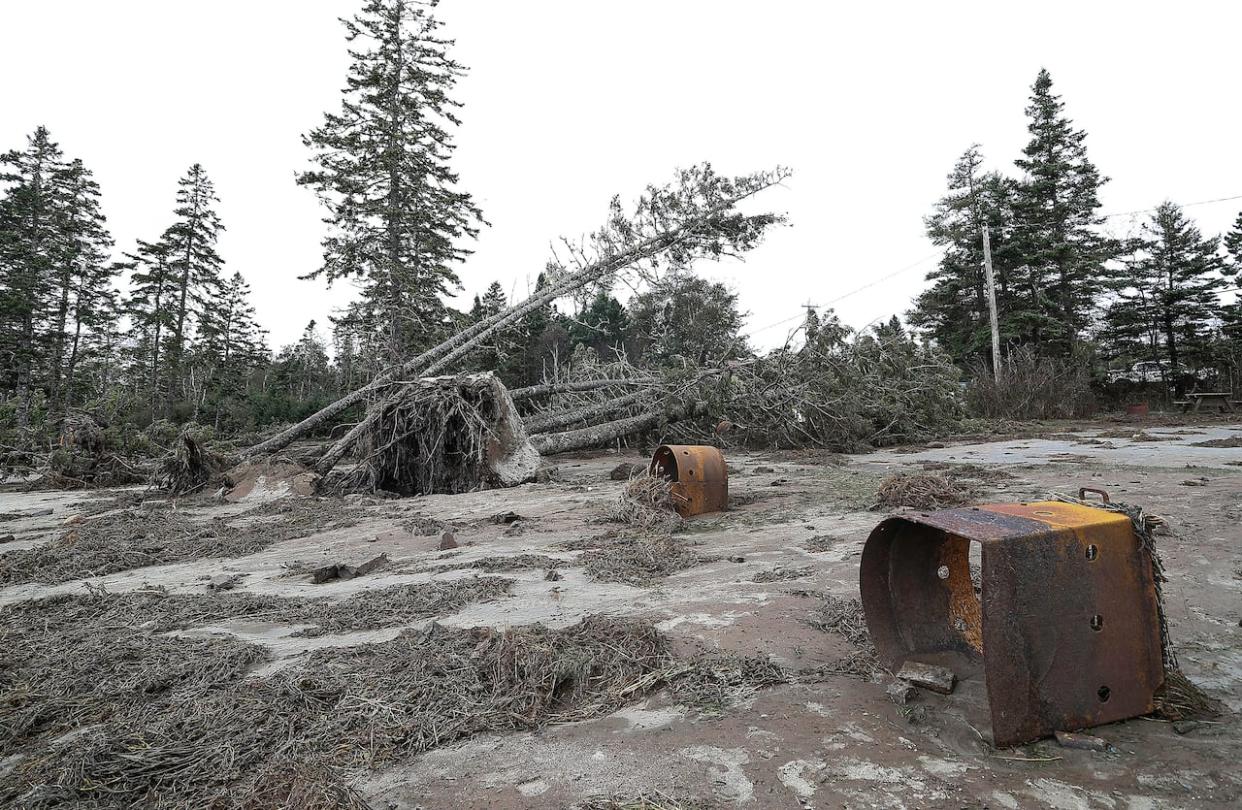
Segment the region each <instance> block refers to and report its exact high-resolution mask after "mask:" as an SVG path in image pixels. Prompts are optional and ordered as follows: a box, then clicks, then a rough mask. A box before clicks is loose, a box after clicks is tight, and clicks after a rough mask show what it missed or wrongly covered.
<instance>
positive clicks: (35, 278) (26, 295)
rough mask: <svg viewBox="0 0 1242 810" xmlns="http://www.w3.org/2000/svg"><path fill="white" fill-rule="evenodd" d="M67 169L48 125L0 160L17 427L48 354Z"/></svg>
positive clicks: (5, 354) (2, 267) (3, 304)
mask: <svg viewBox="0 0 1242 810" xmlns="http://www.w3.org/2000/svg"><path fill="white" fill-rule="evenodd" d="M64 168H65V163H64V154H63V153H62V152H61V150H60V147H59V146H58V145H57V144H56V143H55V142H54V141H53V140H52V138H51V135H50V134H49V133H48V131H47V129H46V128H45V127H39V128H38V129H36V130H35V132H34V134H32V135H31V136H30V137H28V138H27V143H26V148H25V149H24V150H22V151H17V150H14V151H11V152H8V153H7V154H5V155H3V156H0V171H2V172H3V174H0V182H3V183H4V185H5V192H4V196H3V198H2V199H0V361H2V362H0V365H2V366H3V368H4V372H3V373H4V388H5V389H6V390H7V391H11V392H12V393H13V395H14V397H15V400H16V408H15V410H16V414H15V417H16V418H15V421H16V424H17V426H18V427H19V428H25V427H27V426H28V425H29V424H30V420H31V409H32V407H33V402H34V393H35V390H36V388H37V387H38V386H40V385H41V384H42V383H43V382H44V380H43V375H42V374H41V373H40V372H41V368H42V367H43V363H44V361H45V359H46V358H47V357H48V355H49V352H48V348H49V346H48V343H49V341H48V335H47V332H46V325H47V323H48V319H49V317H50V315H51V312H50V306H49V304H50V300H49V299H50V296H51V292H52V280H53V279H54V278H55V277H56V269H57V267H58V266H59V265H58V259H59V258H60V253H61V248H62V247H63V243H62V240H61V238H60V231H59V223H58V221H57V199H56V178H57V175H58V174H59V173H60V172H62V171H63V170H64Z"/></svg>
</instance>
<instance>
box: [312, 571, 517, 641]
mask: <svg viewBox="0 0 1242 810" xmlns="http://www.w3.org/2000/svg"><path fill="white" fill-rule="evenodd" d="M512 586H513V580H511V579H503V578H501V577H470V578H468V579H456V580H452V581H449V582H424V583H417V584H412V585H394V586H393V587H390V588H382V589H378V590H365V591H360V592H359V593H357V594H355V595H353V596H351V597H349V598H348V599H345V600H343V601H341V602H330V601H328V600H314V602H313V603H312V604H311V605H310V606H308V609H307V610H305V612H304V613H303V614H302V616H301V617H300V618H298V619H297V621H299V623H301V622H313V623H314V624H315V627H311V628H307V629H305V630H300V631H298V632H297V633H295V634H294V635H298V636H322V635H326V634H328V633H342V632H346V631H350V630H378V629H380V628H384V627H398V626H400V625H403V624H408V623H410V622H413V621H418V620H420V619H430V618H432V617H435V616H446V615H448V614H450V613H455V612H457V611H458V610H461V609H462V608H463V607H465V606H466V605H468V604H471V603H474V602H490V601H492V600H494V599H498V598H500V597H501V596H505V595H506V594H508V593H509V589H510V588H511V587H512Z"/></svg>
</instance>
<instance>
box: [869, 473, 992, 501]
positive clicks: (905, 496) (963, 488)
mask: <svg viewBox="0 0 1242 810" xmlns="http://www.w3.org/2000/svg"><path fill="white" fill-rule="evenodd" d="M974 495H975V490H974V487H973V486H971V485H970V484H969V483H968V482H965V481H963V480H961V479H960V478H952V477H949V476H947V475H941V474H939V473H897V474H895V475H890V476H888V477H887V478H885V479H884V480H883V481H881V482H880V488H879V490H878V491H877V492H876V499H877V501H878V503H879V506H881V507H886V508H893V507H898V506H909V507H912V508H914V509H944V508H947V507H951V506H961V505H962V504H965V503H969V502H970V500H971V499H972V498H973V497H974Z"/></svg>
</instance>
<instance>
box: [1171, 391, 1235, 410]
mask: <svg viewBox="0 0 1242 810" xmlns="http://www.w3.org/2000/svg"><path fill="white" fill-rule="evenodd" d="M1232 396H1233V395H1232V394H1230V393H1229V392H1228V391H1192V392H1190V393H1189V394H1187V395H1186V399H1177V400H1174V401H1173V404H1174V405H1180V406H1181V407H1182V413H1190V412H1194V413H1198V412H1199V409H1200V408H1202V407H1203V403H1205V402H1206V403H1208V404H1209V405H1215V406H1216V407H1217V408H1218V409H1219V410H1220V411H1222V412H1224V411H1228V412H1230V413H1233V406H1234V404H1235V403H1234V402H1233V401H1232V400H1231V399H1230V397H1232Z"/></svg>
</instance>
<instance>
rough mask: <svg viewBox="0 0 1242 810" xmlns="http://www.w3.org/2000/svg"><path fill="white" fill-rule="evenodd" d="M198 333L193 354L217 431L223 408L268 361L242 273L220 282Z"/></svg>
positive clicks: (248, 289)
mask: <svg viewBox="0 0 1242 810" xmlns="http://www.w3.org/2000/svg"><path fill="white" fill-rule="evenodd" d="M198 331H199V336H198V341H197V344H198V345H197V346H196V347H195V355H196V357H197V359H198V361H199V363H200V365H201V366H202V371H203V373H202V375H201V377H202V379H203V380H204V381H205V382H204V385H205V387H206V390H205V391H204V394H205V399H206V401H207V402H209V403H211V404H212V405H213V407H214V410H215V426H216V428H217V429H219V428H220V427H221V424H222V419H223V417H224V409H225V406H226V405H227V404H228V403H229V402H230V401H237V400H240V399H242V398H243V397H244V395H245V393H246V383H247V379H248V378H249V376H250V373H251V372H252V371H253V370H255V369H256V368H258V367H259V366H261V365H262V364H263V363H264V362H265V361H266V360H267V345H266V333H265V332H264V330H263V329H262V328H261V327H260V326H259V325H258V323H257V322H256V320H255V314H254V307H253V306H252V305H251V303H250V285H249V284H247V283H246V280H245V279H244V278H243V277H242V275H241V273H236V272H235V273H233V275H232V276H231V277H229V278H228V279H226V280H225V281H223V282H222V283H221V288H220V296H219V298H218V299H216V300H215V301H213V302H211V303H210V304H209V305H208V306H206V307H205V308H204V310H203V314H202V321H201V323H200V325H199V330H198Z"/></svg>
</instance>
